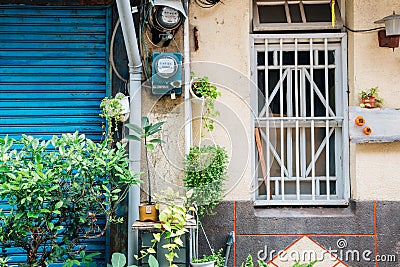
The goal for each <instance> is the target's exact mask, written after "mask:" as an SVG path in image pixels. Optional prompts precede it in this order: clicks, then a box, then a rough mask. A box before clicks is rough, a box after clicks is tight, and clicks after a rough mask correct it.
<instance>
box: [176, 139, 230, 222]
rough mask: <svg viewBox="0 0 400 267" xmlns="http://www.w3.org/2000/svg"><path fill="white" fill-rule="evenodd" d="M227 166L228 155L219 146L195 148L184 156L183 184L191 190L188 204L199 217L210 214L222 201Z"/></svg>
mask: <svg viewBox="0 0 400 267" xmlns="http://www.w3.org/2000/svg"><path fill="white" fill-rule="evenodd" d="M227 166H228V153H227V152H226V150H225V149H224V148H222V147H220V146H216V145H211V146H203V147H199V146H196V147H193V148H191V149H190V151H189V154H187V155H186V160H185V177H184V184H185V188H186V189H187V190H193V193H192V194H191V196H190V197H188V203H189V204H190V205H196V206H197V209H198V210H197V213H198V216H199V217H202V216H203V215H204V214H212V213H213V210H214V208H215V206H216V205H217V204H218V203H220V202H221V201H222V199H223V197H224V195H223V184H224V180H225V179H226V170H227Z"/></svg>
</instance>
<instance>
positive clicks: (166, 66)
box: [156, 56, 178, 78]
mask: <svg viewBox="0 0 400 267" xmlns="http://www.w3.org/2000/svg"><path fill="white" fill-rule="evenodd" d="M177 65H178V64H177V62H176V60H175V59H174V58H172V57H170V56H162V57H159V58H158V59H157V62H156V70H157V74H158V75H159V76H161V77H164V78H169V77H172V76H173V75H174V74H175V73H176V71H177V67H178V66H177Z"/></svg>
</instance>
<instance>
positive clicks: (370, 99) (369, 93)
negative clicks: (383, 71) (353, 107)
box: [359, 86, 383, 108]
mask: <svg viewBox="0 0 400 267" xmlns="http://www.w3.org/2000/svg"><path fill="white" fill-rule="evenodd" d="M359 94H360V98H361V104H360V107H362V108H375V107H378V106H380V105H382V102H383V99H382V98H380V97H378V86H376V87H372V88H370V89H368V90H362V91H361V92H360V93H359Z"/></svg>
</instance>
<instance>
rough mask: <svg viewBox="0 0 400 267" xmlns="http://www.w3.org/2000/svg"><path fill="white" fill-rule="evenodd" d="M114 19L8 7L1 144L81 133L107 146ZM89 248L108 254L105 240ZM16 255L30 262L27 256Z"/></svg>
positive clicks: (88, 11) (1, 43)
mask: <svg viewBox="0 0 400 267" xmlns="http://www.w3.org/2000/svg"><path fill="white" fill-rule="evenodd" d="M109 16H110V10H109V8H105V7H90V8H89V7H88V8H86V7H43V6H41V7H38V6H0V136H2V137H3V136H4V135H6V134H8V135H9V136H10V137H13V138H19V136H20V135H21V134H28V135H34V136H36V137H41V138H43V139H49V138H50V137H51V136H52V135H60V134H62V133H72V132H74V131H76V130H78V131H79V132H80V133H85V134H86V136H87V137H89V138H91V139H93V140H100V139H101V136H102V123H103V120H102V119H101V118H100V117H99V113H100V109H99V105H100V101H101V99H102V98H103V97H104V96H106V95H107V93H108V67H107V66H108V62H107V51H108V32H109V25H108V21H109ZM0 208H7V207H6V206H5V205H4V202H3V203H1V202H0ZM87 244H88V249H89V250H90V251H98V252H103V253H104V251H105V246H106V242H105V239H97V240H95V241H90V242H88V243H87ZM8 251H9V253H10V255H9V256H11V257H12V258H13V262H16V261H19V262H24V261H25V259H24V258H23V257H22V253H23V251H22V250H21V249H18V248H13V249H10V250H8ZM103 263H104V259H103ZM103 263H102V264H97V266H103Z"/></svg>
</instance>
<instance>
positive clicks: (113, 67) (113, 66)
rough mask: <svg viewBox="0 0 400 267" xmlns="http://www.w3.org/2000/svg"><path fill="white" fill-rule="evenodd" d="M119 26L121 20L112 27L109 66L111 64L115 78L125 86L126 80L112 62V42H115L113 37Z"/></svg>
mask: <svg viewBox="0 0 400 267" xmlns="http://www.w3.org/2000/svg"><path fill="white" fill-rule="evenodd" d="M120 24H121V20H120V19H119V18H118V20H117V23H115V26H114V30H113V33H112V35H111V41H110V55H109V57H110V64H111V68H112V70H113V71H114V73H115V75H117V77H118V78H119V79H120V80H121V81H123V82H124V83H125V84H127V83H128V80H127V79H125V78H124V77H122V75H121V74H120V73H119V72H118V70H117V67H116V66H115V62H114V42H115V35H116V34H117V30H118V26H119V25H120Z"/></svg>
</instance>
